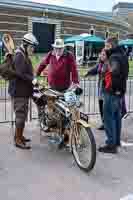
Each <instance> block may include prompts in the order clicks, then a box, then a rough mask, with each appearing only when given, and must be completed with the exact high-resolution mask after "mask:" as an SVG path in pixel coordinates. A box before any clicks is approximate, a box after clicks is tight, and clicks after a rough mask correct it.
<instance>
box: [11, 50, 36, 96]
mask: <svg viewBox="0 0 133 200" xmlns="http://www.w3.org/2000/svg"><path fill="white" fill-rule="evenodd" d="M14 65H15V70H16V73H17V75H18V78H15V79H14V80H11V81H10V82H9V89H8V91H9V94H10V95H11V96H12V97H30V96H31V95H32V89H33V88H32V80H33V69H32V64H31V61H30V59H29V58H28V57H27V56H26V55H25V53H24V51H23V49H21V48H20V49H19V50H18V51H17V53H16V55H15V59H14Z"/></svg>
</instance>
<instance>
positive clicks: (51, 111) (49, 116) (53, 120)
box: [45, 98, 62, 128]
mask: <svg viewBox="0 0 133 200" xmlns="http://www.w3.org/2000/svg"><path fill="white" fill-rule="evenodd" d="M55 101H56V100H55V99H54V98H49V99H48V101H47V105H46V106H45V122H46V125H47V126H48V127H49V128H52V127H57V128H59V127H60V126H61V122H62V117H61V114H60V113H59V112H58V110H57V109H56V106H55Z"/></svg>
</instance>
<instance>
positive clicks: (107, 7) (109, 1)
mask: <svg viewBox="0 0 133 200" xmlns="http://www.w3.org/2000/svg"><path fill="white" fill-rule="evenodd" d="M27 1H34V2H38V3H46V4H54V5H59V6H69V7H72V8H77V9H84V10H97V11H111V10H112V6H113V5H115V4H116V3H118V2H131V3H133V0H27Z"/></svg>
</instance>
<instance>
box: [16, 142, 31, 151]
mask: <svg viewBox="0 0 133 200" xmlns="http://www.w3.org/2000/svg"><path fill="white" fill-rule="evenodd" d="M15 146H16V147H17V148H20V149H27V150H28V149H31V146H29V145H27V144H25V143H23V142H22V143H16V144H15Z"/></svg>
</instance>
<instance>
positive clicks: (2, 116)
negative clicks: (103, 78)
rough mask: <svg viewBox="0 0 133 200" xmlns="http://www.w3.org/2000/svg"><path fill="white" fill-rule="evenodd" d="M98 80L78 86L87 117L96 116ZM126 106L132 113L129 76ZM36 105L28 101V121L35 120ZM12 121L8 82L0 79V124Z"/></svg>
mask: <svg viewBox="0 0 133 200" xmlns="http://www.w3.org/2000/svg"><path fill="white" fill-rule="evenodd" d="M42 81H43V83H44V84H46V83H47V81H46V78H45V79H44V77H42ZM97 83H98V78H97V77H95V78H89V79H87V78H86V79H84V78H81V79H80V85H81V87H82V89H83V95H82V97H81V101H82V102H83V106H82V108H81V109H82V110H83V111H84V112H85V113H87V114H88V115H98V114H99V108H98V88H97ZM125 97H126V105H127V111H128V112H129V113H132V112H133V76H129V78H128V81H127V92H126V95H125ZM37 117H38V114H37V108H36V105H35V104H34V103H33V102H32V101H30V105H29V120H32V119H34V118H37ZM13 121H14V114H13V109H12V104H11V98H10V96H9V95H8V82H6V81H5V80H2V79H0V123H7V122H13Z"/></svg>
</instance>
